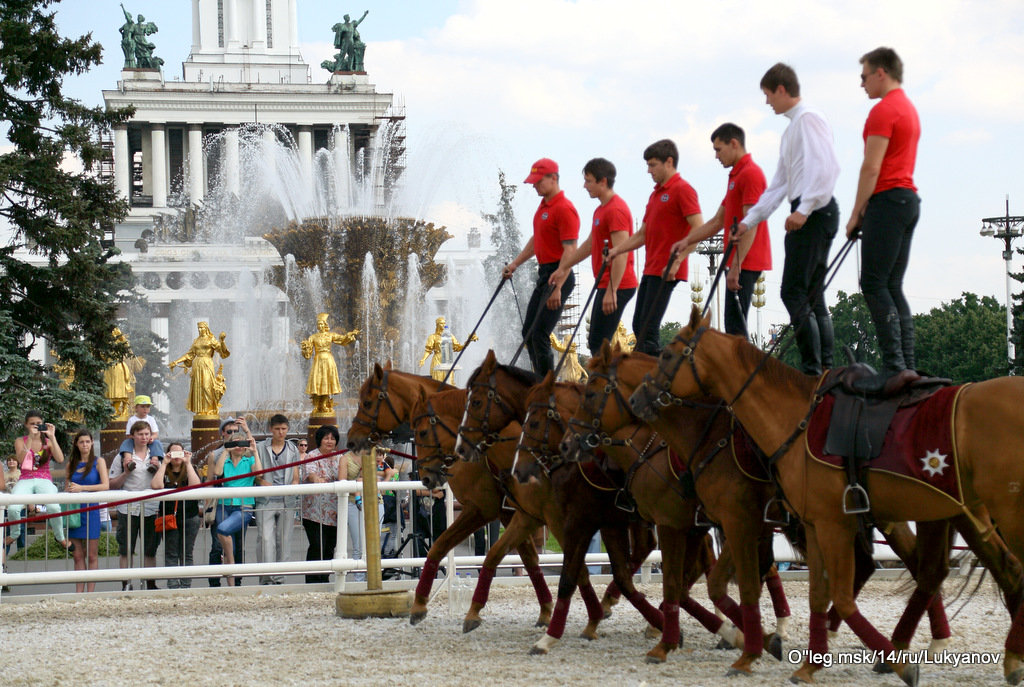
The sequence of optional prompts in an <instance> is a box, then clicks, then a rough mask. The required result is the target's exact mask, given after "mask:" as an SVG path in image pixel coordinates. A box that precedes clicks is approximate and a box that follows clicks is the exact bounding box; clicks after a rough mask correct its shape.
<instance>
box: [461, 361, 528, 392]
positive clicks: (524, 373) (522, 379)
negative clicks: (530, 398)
mask: <svg viewBox="0 0 1024 687" xmlns="http://www.w3.org/2000/svg"><path fill="white" fill-rule="evenodd" d="M481 369H483V365H481V366H480V367H478V368H476V369H475V370H473V374H471V375H470V376H469V381H467V382H466V386H467V387H469V386H472V385H473V383H474V382H475V381H476V379H477V377H478V376H480V370H481ZM494 369H495V370H500V371H501V372H504V373H505V374H507V375H508V376H509V377H511V378H512V379H513V380H514V381H516V382H518V383H519V384H522V385H523V386H536V385H537V384H540V383H541V382H542V381H543V380H544V378H543V377H541V376H540V375H538V374H537V373H535V372H531V371H530V370H524V369H523V368H521V367H513V366H512V365H500V364H499V365H496V366H495V367H494Z"/></svg>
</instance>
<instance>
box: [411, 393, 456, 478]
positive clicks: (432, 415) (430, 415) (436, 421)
mask: <svg viewBox="0 0 1024 687" xmlns="http://www.w3.org/2000/svg"><path fill="white" fill-rule="evenodd" d="M424 418H427V422H428V423H429V425H430V432H431V434H433V441H434V443H433V444H427V443H424V442H422V441H420V440H419V439H416V445H417V447H423V448H424V449H427V450H431V451H435V452H436V453H435V454H434V455H435V456H439V457H440V458H441V462H442V463H443V464H444V467H446V468H450V467H451V466H452V465H454V464H455V462H456V461H458V460H459V457H458V456H457V455H455V454H454V453H445V452H444V451H443V448H444V447H443V446H442V444H441V437H440V436H438V433H437V430H438V426H440V428H441V429H443V430H444V431H446V432H447V433H448V434H450V435H451V436H452V438H453V439H456V440H457V439H458V438H459V433H458V431H457V430H456V429H452V428H451V427H449V426H448V424H447V423H446V422H445V421H444V420H443V419H441V416H440V415H438V414H437V411H435V410H434V405H433V404H432V403H431V402H430V399H429V398H428V399H427V411H426V412H425V413H420V414H419V415H417V416H416V417H414V418H413V419H412V420H411V421H410V423H409V424H410V425H411V426H412V427H413V430H414V431H415V430H416V428H417V426H418V425H419V423H420V421H421V420H423V419H424ZM424 431H426V430H424ZM417 453H418V451H417ZM431 457H433V456H431ZM424 459H425V458H423V457H421V458H420V460H421V461H422V460H424Z"/></svg>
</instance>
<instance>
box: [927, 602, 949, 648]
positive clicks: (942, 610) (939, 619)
mask: <svg viewBox="0 0 1024 687" xmlns="http://www.w3.org/2000/svg"><path fill="white" fill-rule="evenodd" d="M928 623H929V624H930V625H931V626H932V639H949V638H950V637H951V636H952V635H953V633H952V632H950V631H949V619H948V618H947V617H946V604H944V603H942V594H936V595H935V598H934V599H932V602H931V604H930V605H929V606H928Z"/></svg>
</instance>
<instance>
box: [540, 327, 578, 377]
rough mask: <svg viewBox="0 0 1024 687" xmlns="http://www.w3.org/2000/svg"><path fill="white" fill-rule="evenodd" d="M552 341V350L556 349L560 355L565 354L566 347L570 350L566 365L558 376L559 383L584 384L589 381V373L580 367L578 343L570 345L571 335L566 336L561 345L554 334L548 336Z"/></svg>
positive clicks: (574, 342)
mask: <svg viewBox="0 0 1024 687" xmlns="http://www.w3.org/2000/svg"><path fill="white" fill-rule="evenodd" d="M548 336H549V337H550V340H551V348H553V349H555V350H556V351H558V352H559V353H565V349H566V346H568V348H569V354H568V355H566V357H565V364H564V365H562V371H561V372H560V373H559V374H558V381H560V382H578V383H580V384H582V383H583V382H586V381H587V371H586V370H584V369H583V366H582V365H580V357H579V356H578V355H576V341H575V340H573V342H572V343H571V344H570V343H569V335H568V334H566V335H565V338H564V339H562V341H561V343H559V341H558V339H557V338H556V337H555V335H554V334H548Z"/></svg>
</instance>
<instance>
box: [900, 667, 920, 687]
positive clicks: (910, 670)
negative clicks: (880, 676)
mask: <svg viewBox="0 0 1024 687" xmlns="http://www.w3.org/2000/svg"><path fill="white" fill-rule="evenodd" d="M900 677H901V678H902V679H903V682H905V683H906V684H908V685H910V687H917V681H918V680H919V679H920V678H921V671H920V669H919V668H918V666H917V664H916V663H908V664H907V665H906V667H905V668H904V669H903V674H902V675H900Z"/></svg>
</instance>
